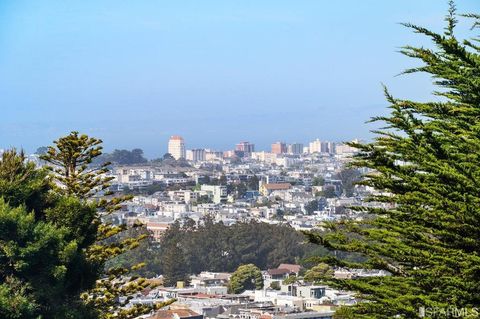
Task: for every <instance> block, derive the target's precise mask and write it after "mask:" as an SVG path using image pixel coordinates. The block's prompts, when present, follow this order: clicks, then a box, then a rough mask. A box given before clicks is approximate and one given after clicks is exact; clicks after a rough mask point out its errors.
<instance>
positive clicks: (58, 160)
mask: <svg viewBox="0 0 480 319" xmlns="http://www.w3.org/2000/svg"><path fill="white" fill-rule="evenodd" d="M101 143H102V141H101V140H99V139H96V138H92V137H88V136H87V135H83V134H82V135H80V134H79V133H78V132H72V133H70V134H69V135H68V136H66V137H62V138H60V139H59V140H57V141H55V142H54V144H55V146H50V147H49V148H48V152H47V154H46V155H43V156H41V158H42V159H43V160H44V161H46V162H48V163H50V164H51V165H52V166H50V167H48V169H49V170H50V171H51V172H52V174H53V178H54V179H55V181H56V182H57V184H59V187H57V188H56V192H57V193H58V194H61V195H67V196H70V197H73V198H75V199H77V200H79V201H81V203H82V204H83V205H93V206H94V207H95V208H96V210H95V214H94V215H93V216H90V223H91V224H92V225H93V226H96V227H95V228H92V229H94V230H95V232H94V233H93V237H94V240H92V241H90V242H89V243H88V245H87V246H86V247H85V254H86V256H87V261H88V262H89V263H90V264H92V265H97V267H98V266H101V268H103V266H104V264H105V263H106V262H107V261H108V260H110V259H112V258H115V257H116V256H119V255H121V254H122V253H124V252H126V251H130V250H132V249H134V248H136V247H138V245H139V243H140V241H141V240H143V239H145V238H146V237H147V235H146V234H140V235H139V236H137V237H127V238H121V234H122V232H123V231H125V229H126V227H125V226H114V225H111V224H106V223H100V221H101V218H102V217H105V216H107V215H108V214H110V213H111V212H114V211H115V210H117V209H118V208H119V205H120V203H121V202H123V201H125V200H127V199H129V198H130V197H110V198H109V199H105V198H101V199H100V198H99V197H100V195H103V196H109V195H111V192H109V191H108V188H109V187H110V181H111V179H112V178H111V177H105V176H104V174H105V173H106V172H107V171H108V165H109V163H104V164H101V165H99V166H96V167H92V166H91V165H90V164H91V163H92V162H93V160H94V159H95V158H96V157H98V156H100V155H101V154H102V146H101ZM97 209H98V211H97ZM55 216H58V219H59V220H65V218H63V217H62V216H61V214H58V213H56V214H55ZM84 217H86V216H85V215H84V211H82V210H81V209H79V210H78V211H77V214H74V215H73V216H72V219H73V220H75V219H78V218H80V219H81V218H84ZM70 227H72V228H75V227H78V226H77V225H70ZM134 227H135V226H134ZM79 235H84V233H83V232H80V234H79ZM142 266H143V264H137V265H133V266H132V267H131V268H130V269H127V268H123V267H112V268H109V269H106V270H105V272H104V273H101V272H99V273H98V274H97V277H99V278H98V280H97V282H96V285H95V287H93V288H92V289H91V290H89V291H88V292H85V293H84V294H82V298H83V300H84V301H85V303H86V304H87V305H89V306H91V307H93V308H95V309H96V310H97V311H98V313H99V316H100V318H113V317H115V318H134V317H137V316H139V315H142V314H145V313H148V312H150V311H151V310H152V308H153V309H156V308H159V307H162V306H164V305H165V304H157V305H154V306H153V307H150V306H147V305H135V306H133V307H130V308H128V309H126V308H124V306H125V305H126V303H128V301H129V298H128V296H129V295H132V294H134V293H135V292H138V291H141V290H143V289H145V288H146V287H149V286H150V285H149V283H148V282H147V281H146V280H145V279H143V278H137V277H129V276H128V274H129V272H130V271H132V270H136V269H137V268H139V267H142ZM120 297H127V298H126V301H122V302H120Z"/></svg>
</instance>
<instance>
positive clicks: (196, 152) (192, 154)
mask: <svg viewBox="0 0 480 319" xmlns="http://www.w3.org/2000/svg"><path fill="white" fill-rule="evenodd" d="M205 153H206V152H205V149H203V148H197V149H193V150H187V153H186V155H187V157H186V158H187V160H189V161H193V162H202V161H205Z"/></svg>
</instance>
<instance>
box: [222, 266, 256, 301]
mask: <svg viewBox="0 0 480 319" xmlns="http://www.w3.org/2000/svg"><path fill="white" fill-rule="evenodd" d="M262 288H263V277H262V272H261V271H260V269H259V268H258V267H257V266H255V265H254V264H248V265H242V266H240V267H238V268H237V270H236V271H235V272H234V273H233V274H232V276H231V277H230V283H229V286H228V290H229V292H230V293H234V294H240V293H242V292H244V291H245V290H254V289H256V290H259V289H262Z"/></svg>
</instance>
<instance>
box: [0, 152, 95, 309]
mask: <svg viewBox="0 0 480 319" xmlns="http://www.w3.org/2000/svg"><path fill="white" fill-rule="evenodd" d="M52 187H53V186H52V184H51V183H50V180H49V178H48V176H47V172H46V171H45V170H39V169H36V168H35V166H34V165H33V164H32V163H28V162H26V161H25V156H24V155H23V153H22V152H20V153H17V152H16V151H15V150H9V151H7V152H5V153H4V154H3V156H2V159H1V161H0V265H1V266H0V314H1V317H2V318H36V317H39V316H42V317H46V318H66V317H67V316H65V314H67V313H68V318H91V317H93V316H94V313H93V311H92V310H91V309H89V308H88V307H87V306H85V305H84V304H83V303H82V302H81V300H80V294H81V292H82V291H84V290H85V289H88V288H90V287H92V286H93V284H94V283H95V279H96V273H97V271H98V268H97V267H95V266H96V265H95V264H89V263H88V262H87V260H86V256H85V253H84V250H83V248H85V247H86V246H87V245H88V240H87V237H88V236H86V237H78V236H77V235H76V234H75V232H74V230H75V229H76V228H77V227H79V228H82V227H84V225H85V224H88V225H90V226H91V227H92V231H95V229H96V228H95V225H94V223H93V221H92V220H91V219H89V217H88V216H93V214H92V212H95V208H92V207H90V206H88V205H87V206H85V207H83V206H82V205H81V204H80V203H79V201H78V200H75V199H71V198H63V197H59V196H58V195H56V194H55V193H54V192H53V188H52ZM74 206H75V207H77V208H78V206H82V211H84V212H86V214H87V215H88V216H87V217H86V218H85V219H86V221H84V222H83V223H79V222H78V220H75V221H72V220H68V218H65V219H63V218H57V217H58V216H63V215H68V214H69V213H70V208H71V207H74ZM90 239H91V238H90ZM45 287H48V289H45Z"/></svg>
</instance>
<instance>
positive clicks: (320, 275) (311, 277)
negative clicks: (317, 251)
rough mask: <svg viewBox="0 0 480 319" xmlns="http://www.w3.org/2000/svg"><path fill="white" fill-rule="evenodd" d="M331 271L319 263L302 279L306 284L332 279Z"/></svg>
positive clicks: (328, 267)
mask: <svg viewBox="0 0 480 319" xmlns="http://www.w3.org/2000/svg"><path fill="white" fill-rule="evenodd" d="M333 274H334V272H333V269H332V268H331V267H330V266H329V265H328V264H325V263H320V264H318V265H316V266H314V267H312V268H311V269H309V270H307V272H306V273H305V276H304V277H303V279H304V280H305V281H307V282H320V281H322V280H325V279H330V278H332V277H333Z"/></svg>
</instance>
